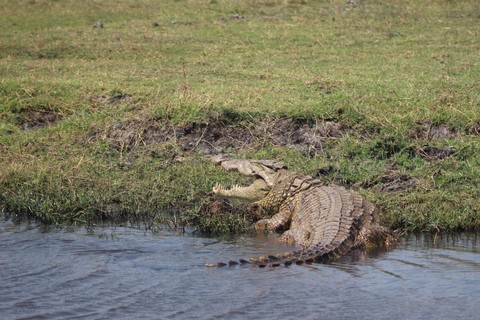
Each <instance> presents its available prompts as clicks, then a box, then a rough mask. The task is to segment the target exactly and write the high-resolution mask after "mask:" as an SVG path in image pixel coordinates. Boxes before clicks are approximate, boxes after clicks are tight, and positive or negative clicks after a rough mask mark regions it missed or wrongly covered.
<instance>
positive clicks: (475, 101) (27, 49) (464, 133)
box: [0, 0, 480, 231]
mask: <svg viewBox="0 0 480 320" xmlns="http://www.w3.org/2000/svg"><path fill="white" fill-rule="evenodd" d="M0 13H1V14H0V48H1V50H0V74H1V77H0V159H1V161H0V207H1V208H2V211H3V212H5V213H9V214H10V213H15V214H16V215H19V216H22V217H35V218H38V219H40V220H42V221H44V222H47V223H77V222H78V223H89V222H92V221H98V220H110V219H120V220H123V219H147V220H148V221H149V224H151V225H155V224H165V223H167V224H168V223H178V222H179V220H181V219H189V217H191V215H192V214H194V213H196V212H197V211H198V210H199V208H201V206H202V203H205V202H208V201H210V200H211V199H210V198H209V195H208V192H209V190H211V188H212V187H213V185H215V184H216V183H217V182H221V183H223V184H228V183H233V182H239V183H242V182H243V180H241V178H240V177H237V176H235V175H229V174H226V173H224V172H221V171H218V170H216V169H215V168H213V166H212V165H211V164H210V162H209V159H208V157H209V156H210V155H212V154H215V153H219V152H227V153H229V154H231V155H233V156H236V157H248V158H250V157H254V158H271V159H276V160H281V161H284V162H285V163H287V164H288V165H289V168H290V169H291V170H294V171H300V172H303V173H306V174H310V175H314V176H318V177H320V178H323V179H325V180H328V181H332V182H335V183H340V184H343V185H346V186H348V187H349V188H352V189H354V190H356V191H358V192H360V193H361V194H363V195H365V196H366V197H367V198H368V199H369V200H371V201H372V202H374V203H375V204H377V205H378V206H379V207H380V208H381V211H382V215H383V218H384V220H385V223H386V224H387V225H388V226H390V227H392V228H394V229H399V230H409V231H422V230H426V231H438V230H441V231H453V230H464V229H470V230H472V229H478V228H479V226H480V204H479V201H478V198H479V196H480V191H479V183H480V178H479V177H480V82H479V78H480V65H479V62H478V52H480V44H479V43H480V42H479V27H480V5H479V4H478V1H474V0H471V1H437V2H435V3H431V2H430V1H400V2H392V1H365V2H354V1H350V2H345V1H309V0H305V1H300V0H298V1H297V0H281V1H275V0H239V1H223V0H205V1H203V0H202V1H200V0H199V1H148V0H147V1H135V0H130V1H121V2H117V1H109V0H106V1H101V2H100V1H83V2H82V3H78V2H75V1H41V0H38V1H16V2H11V1H3V2H2V3H0ZM97 22H102V23H103V27H102V28H100V27H93V25H94V24H95V23H97ZM172 212H173V213H176V215H174V216H172V215H170V213H172ZM185 213H189V214H190V215H189V216H188V217H186V218H185V216H183V214H185ZM216 219H217V218H212V219H210V220H209V221H207V222H205V223H216ZM211 220H212V221H211ZM224 229H227V230H231V229H232V228H231V226H228V227H226V228H224Z"/></svg>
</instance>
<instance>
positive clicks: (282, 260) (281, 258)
mask: <svg viewBox="0 0 480 320" xmlns="http://www.w3.org/2000/svg"><path fill="white" fill-rule="evenodd" d="M348 251H350V247H349V246H348V245H340V246H337V247H335V246H332V245H327V246H325V247H322V248H318V249H317V248H313V249H310V250H305V251H300V252H299V251H293V252H287V253H285V254H277V255H269V256H267V257H259V258H250V259H249V260H245V259H240V260H239V261H234V260H230V261H229V262H227V263H225V262H218V263H217V264H216V265H215V264H210V263H207V264H205V267H226V266H229V267H232V266H236V265H255V266H258V267H259V268H265V267H279V266H282V265H284V266H285V267H288V266H290V265H292V264H304V263H306V264H310V263H314V262H316V263H326V262H331V261H334V260H336V259H338V258H339V257H340V256H342V255H344V254H345V253H347V252H348Z"/></svg>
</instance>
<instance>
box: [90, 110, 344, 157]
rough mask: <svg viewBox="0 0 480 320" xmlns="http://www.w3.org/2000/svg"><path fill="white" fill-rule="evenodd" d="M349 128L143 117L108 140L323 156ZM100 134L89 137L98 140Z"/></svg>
mask: <svg viewBox="0 0 480 320" xmlns="http://www.w3.org/2000/svg"><path fill="white" fill-rule="evenodd" d="M345 130H346V128H343V127H342V124H341V123H340V122H332V121H325V122H319V123H316V124H313V125H311V124H308V123H301V122H296V121H293V120H292V119H291V118H281V119H275V120H270V121H267V120H266V121H261V122H259V123H256V124H251V123H242V122H231V121H227V120H220V119H212V120H211V121H208V122H206V123H192V124H187V125H180V126H177V127H174V126H171V125H170V124H168V123H167V124H165V123H164V122H163V121H162V120H161V119H154V118H148V117H142V118H139V119H127V120H125V121H122V122H117V123H115V124H114V125H113V126H112V127H111V128H109V130H108V132H107V134H106V136H105V138H106V139H107V140H108V141H110V144H111V146H113V147H115V148H123V149H125V148H127V149H135V148H136V147H138V146H144V145H151V144H165V143H174V144H177V145H179V146H180V148H181V150H182V151H195V150H196V151H201V152H203V154H205V155H211V154H219V153H225V152H228V151H240V150H244V149H249V148H254V147H262V146H266V145H276V146H281V147H285V148H290V149H295V150H298V151H300V152H301V153H302V154H304V155H309V156H315V155H319V154H321V153H323V149H324V143H323V142H322V139H323V138H328V137H341V136H343V135H344V134H345ZM96 136H97V133H95V132H93V133H92V135H91V136H90V137H89V139H90V140H92V139H95V138H96Z"/></svg>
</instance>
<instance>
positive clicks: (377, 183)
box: [360, 173, 422, 193]
mask: <svg viewBox="0 0 480 320" xmlns="http://www.w3.org/2000/svg"><path fill="white" fill-rule="evenodd" d="M421 184H422V181H420V180H418V179H414V178H411V177H410V176H409V175H407V174H394V173H391V174H388V175H382V176H380V177H378V178H376V179H374V180H373V181H364V182H362V183H361V184H360V186H361V187H363V188H371V187H375V191H376V192H377V193H394V192H400V191H405V190H408V189H416V188H418V186H420V185H421Z"/></svg>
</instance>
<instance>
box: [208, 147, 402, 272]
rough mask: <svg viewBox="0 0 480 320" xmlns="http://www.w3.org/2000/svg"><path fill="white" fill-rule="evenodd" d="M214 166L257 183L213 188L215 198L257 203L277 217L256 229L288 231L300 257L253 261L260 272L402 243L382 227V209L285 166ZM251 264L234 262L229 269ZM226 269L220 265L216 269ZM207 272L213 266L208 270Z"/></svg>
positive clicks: (228, 162) (221, 161) (217, 160)
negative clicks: (262, 269) (360, 249)
mask: <svg viewBox="0 0 480 320" xmlns="http://www.w3.org/2000/svg"><path fill="white" fill-rule="evenodd" d="M212 161H213V163H214V164H215V165H217V166H222V167H223V168H224V169H226V170H228V171H237V172H239V173H241V174H243V175H246V176H249V177H252V178H254V179H255V181H254V183H253V184H252V185H250V186H249V187H238V186H235V187H234V188H232V189H230V190H227V189H223V188H222V187H220V186H218V185H217V186H215V187H214V188H213V192H214V193H215V194H216V195H218V196H223V197H227V198H229V199H232V200H237V201H241V202H247V203H256V204H258V205H260V206H261V207H263V208H264V209H266V210H268V211H271V212H275V214H274V215H273V216H272V217H270V218H269V219H264V220H260V221H258V222H257V223H256V224H255V228H256V229H257V230H286V231H285V232H284V233H283V235H282V238H281V239H282V240H284V241H285V242H286V243H288V244H291V245H295V246H299V247H301V248H302V249H301V251H299V252H292V253H286V254H279V255H276V256H274V255H270V256H268V258H265V257H260V258H258V259H256V258H250V263H254V264H257V265H259V266H260V267H265V266H267V265H270V266H278V265H280V264H281V263H283V264H285V265H290V264H292V263H297V264H301V263H303V262H306V263H310V262H327V261H332V260H335V259H337V258H339V257H340V256H342V255H344V254H346V253H348V252H349V251H351V250H354V249H358V248H370V247H375V246H379V245H393V244H396V243H399V238H398V237H397V236H396V235H395V234H394V233H393V232H392V231H391V230H390V229H388V228H386V227H384V226H381V225H379V222H380V219H379V216H378V209H377V208H376V207H375V206H374V205H373V204H372V203H370V202H369V201H367V200H366V199H365V198H363V197H362V196H360V195H359V194H358V193H355V192H353V191H349V190H347V189H345V188H344V187H341V186H338V185H328V186H327V185H325V184H324V183H322V182H321V181H320V180H317V179H313V178H311V177H309V176H304V175H302V174H300V173H295V172H291V171H288V170H287V169H286V166H285V164H284V163H282V162H277V161H270V160H242V159H230V158H228V157H226V156H224V155H218V156H215V157H213V159H212ZM238 263H248V261H246V260H240V262H235V261H230V262H229V263H228V264H229V265H234V264H238ZM224 265H226V263H222V262H219V263H217V266H224ZM206 266H214V265H211V264H207V265H206Z"/></svg>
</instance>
